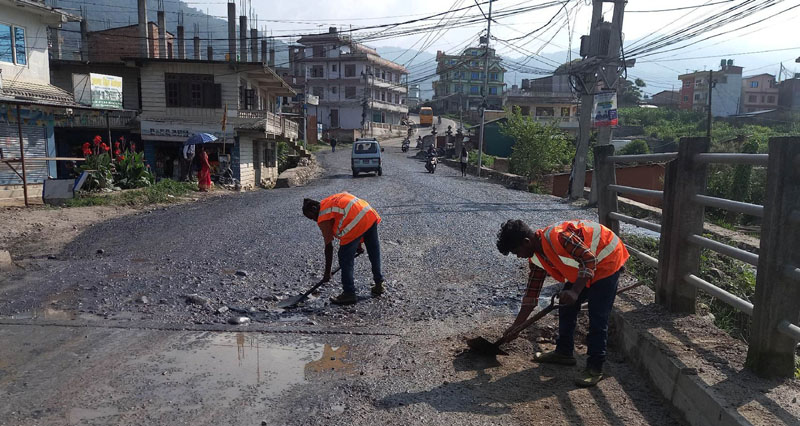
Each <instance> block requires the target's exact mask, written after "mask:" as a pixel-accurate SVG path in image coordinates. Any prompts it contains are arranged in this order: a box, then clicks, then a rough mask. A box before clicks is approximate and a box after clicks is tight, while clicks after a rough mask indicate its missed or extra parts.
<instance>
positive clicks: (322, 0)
mask: <svg viewBox="0 0 800 426" xmlns="http://www.w3.org/2000/svg"><path fill="white" fill-rule="evenodd" d="M482 1H485V0H482ZM723 1H724V0H671V1H663V2H656V1H653V0H630V1H629V2H628V4H627V6H626V15H625V21H624V25H623V31H624V34H625V39H626V44H627V45H631V44H632V43H634V42H635V41H636V40H638V39H640V38H642V37H647V36H649V35H651V34H652V33H654V32H657V34H669V33H671V32H673V31H674V30H677V29H678V28H680V27H681V26H684V25H687V24H689V23H691V22H694V21H696V20H698V19H701V18H702V17H705V16H709V15H711V14H713V13H716V12H719V11H722V10H724V9H726V8H728V7H731V6H732V5H736V4H740V3H742V1H743V0H733V1H728V2H723ZM548 2H549V0H532V1H531V0H529V1H524V0H496V2H495V3H494V4H493V8H494V10H495V11H497V10H503V9H509V8H517V7H524V6H533V5H538V4H544V3H548ZM587 3H588V4H587ZM707 3H712V5H710V6H707V7H700V8H698V9H694V10H692V9H686V10H680V11H672V12H655V13H640V12H637V11H644V10H653V9H667V8H678V7H686V6H697V5H702V4H707ZM713 3H719V4H713ZM188 4H189V5H190V6H192V7H197V8H199V9H204V10H205V9H208V10H209V12H210V13H211V14H212V15H218V16H224V15H226V13H227V12H226V6H225V4H224V3H223V2H211V1H209V0H198V1H197V2H193V1H189V2H188ZM240 4H241V3H240V0H236V5H237V8H239V6H240ZM470 4H474V1H473V0H369V1H364V0H304V1H278V0H257V1H252V8H253V10H254V13H255V14H257V15H258V18H259V20H261V22H260V24H259V25H260V26H262V27H263V26H266V27H267V28H268V29H271V30H272V31H273V34H274V35H286V34H297V33H304V32H319V31H327V29H328V27H329V26H332V25H333V26H338V27H340V28H342V29H343V30H347V29H348V28H350V26H351V25H352V27H353V28H357V27H361V26H367V25H378V24H386V23H395V22H399V21H405V20H411V19H415V18H420V17H424V16H428V15H432V14H435V13H440V12H445V11H447V10H450V9H451V8H453V6H454V5H455V7H465V6H468V5H470ZM578 5H580V6H578ZM278 6H279V7H278ZM486 6H487V5H484V6H483V8H484V11H485V12H488V9H487V8H486ZM793 6H798V7H796V8H795V9H793V10H790V11H788V12H785V13H782V14H780V15H779V16H777V17H774V18H772V19H769V20H767V21H766V22H763V23H760V24H756V25H754V26H752V27H749V28H747V29H744V30H740V31H736V32H732V33H731V32H730V31H731V30H733V29H734V28H738V27H740V26H743V25H746V24H748V23H750V22H753V21H756V20H758V19H762V18H764V17H767V16H769V15H773V14H776V13H778V12H780V11H783V10H786V9H789V8H790V7H793ZM612 8H613V5H612V4H611V3H607V4H606V12H607V13H606V19H607V20H611V9H612ZM559 9H560V5H559V6H554V7H550V8H547V9H542V10H537V11H532V12H527V13H523V14H519V15H516V16H512V17H506V18H501V19H499V20H498V24H493V25H492V34H493V35H494V36H496V37H498V38H501V39H509V38H512V37H518V36H521V35H524V34H526V33H528V32H530V31H532V30H533V29H535V28H538V27H540V26H542V25H544V24H545V23H547V21H548V20H550V19H551V18H552V17H553V15H554V14H555V13H556V12H557V11H558V10H559ZM565 10H567V11H570V20H569V23H570V25H569V27H567V25H566V22H564V19H565V16H566V14H565V12H564V11H561V13H560V14H559V16H558V18H557V20H561V21H562V22H563V24H562V25H559V26H558V27H557V28H554V29H553V30H552V31H549V32H546V33H543V34H540V35H539V37H538V38H536V39H534V38H526V39H524V40H518V41H515V42H514V44H515V45H516V46H518V47H519V48H521V49H526V50H528V51H535V52H539V51H541V52H542V53H553V52H566V51H567V48H568V46H570V37H569V34H570V31H569V29H571V30H572V31H573V37H572V47H573V49H574V50H577V46H578V43H579V37H580V36H581V35H583V34H588V26H589V20H590V16H591V1H589V0H571V1H570V2H569V4H568V6H567V7H566V9H565ZM239 12H241V9H240V8H239V9H238V10H237V15H238V14H240V13H239ZM461 13H464V12H459V13H458V14H456V16H458V15H460V14H461ZM466 13H468V14H474V13H477V11H476V10H475V9H472V10H469V11H467V12H466ZM450 16H452V15H450ZM450 16H448V18H449V17H450ZM266 20H280V21H293V22H271V21H266ZM798 26H800V0H779V3H778V4H777V5H775V6H774V7H771V8H769V9H767V10H764V11H761V12H759V13H758V14H757V15H755V16H753V17H751V18H748V19H746V20H742V21H737V22H735V23H733V24H730V25H728V26H727V27H725V28H723V29H721V30H717V31H714V32H709V33H707V34H706V36H707V35H713V34H716V33H722V35H720V36H719V37H716V38H712V39H711V40H708V41H707V42H704V43H702V44H701V45H695V46H690V47H687V48H684V49H681V50H678V51H675V52H669V53H664V54H660V55H656V56H653V57H650V58H641V59H640V61H645V60H650V61H652V60H653V59H656V58H660V59H662V60H663V59H668V61H667V60H663V61H658V66H659V67H662V68H665V67H666V68H668V69H670V70H672V71H673V73H674V74H677V73H679V72H685V68H684V66H687V67H688V66H689V65H687V64H686V63H685V62H684V61H683V58H694V57H703V56H714V58H708V59H707V60H702V61H701V63H705V62H707V63H708V66H709V68H712V67H714V68H715V67H717V64H719V59H718V58H721V57H723V56H724V57H729V58H732V59H734V60H735V61H736V64H737V65H742V66H745V67H746V71H745V74H750V73H753V74H755V73H760V72H772V73H775V72H776V68H777V65H776V64H778V63H779V62H784V65H786V66H788V67H790V68H792V69H796V70H797V71H800V65H799V64H795V63H794V59H795V58H797V57H798V56H800V36H798V34H799V33H798ZM662 27H663V28H662ZM482 30H484V23H479V24H475V25H473V26H469V27H466V28H452V29H448V30H447V31H443V32H441V33H440V34H438V35H439V36H440V38H438V39H437V40H436V41H435V42H433V43H432V44H430V46H426V49H425V50H426V51H428V52H431V53H435V52H436V51H437V50H445V51H448V53H455V51H456V50H459V49H461V48H462V46H465V45H466V44H467V43H469V42H470V41H476V40H477V38H476V36H477V35H478V33H479V32H480V31H482ZM556 30H559V32H558V33H557V34H555V32H556ZM554 34H555V36H554ZM426 36H427V35H426V34H421V35H412V36H405V37H396V38H392V39H388V40H376V41H368V42H367V43H366V44H368V45H371V46H375V47H379V46H397V47H400V48H403V49H405V48H408V47H412V48H414V49H418V48H420V47H422V46H423V44H424V42H425V41H426V40H425V37H426ZM553 36H554V38H552V41H550V38H551V37H553ZM356 37H358V36H356ZM651 37H655V36H651ZM473 44H474V43H473ZM495 47H496V49H497V50H498V52H499V53H500V54H501V55H504V56H506V57H513V58H519V57H521V56H523V54H522V53H520V51H519V50H517V51H515V50H513V49H511V48H509V47H507V46H505V45H503V44H501V43H495ZM787 48H794V49H793V50H784V51H779V52H769V53H765V54H760V55H741V56H739V55H732V56H725V54H734V53H744V52H753V51H762V50H773V49H787ZM563 59H564V60H566V59H567V57H566V54H564V58H563ZM697 63H698V62H697V61H694V62H693V65H692V66H695V67H696V66H697ZM407 65H409V66H413V65H415V64H414V63H410V64H407ZM531 65H534V66H536V65H537V64H536V63H533V62H532V63H531ZM749 71H752V72H749ZM642 77H644V78H647V77H648V76H647V75H643V76H642ZM654 78H655V77H654Z"/></svg>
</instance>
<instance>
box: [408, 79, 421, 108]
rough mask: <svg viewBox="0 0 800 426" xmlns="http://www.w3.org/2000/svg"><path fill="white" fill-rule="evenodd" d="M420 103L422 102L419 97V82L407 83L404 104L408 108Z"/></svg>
mask: <svg viewBox="0 0 800 426" xmlns="http://www.w3.org/2000/svg"><path fill="white" fill-rule="evenodd" d="M420 103H422V99H420V88H419V84H409V85H408V98H407V99H406V105H408V107H409V108H414V107H415V106H417V105H419V104H420Z"/></svg>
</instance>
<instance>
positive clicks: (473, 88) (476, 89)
mask: <svg viewBox="0 0 800 426" xmlns="http://www.w3.org/2000/svg"><path fill="white" fill-rule="evenodd" d="M469 93H470V94H471V95H480V94H481V88H480V87H478V86H470V87H469Z"/></svg>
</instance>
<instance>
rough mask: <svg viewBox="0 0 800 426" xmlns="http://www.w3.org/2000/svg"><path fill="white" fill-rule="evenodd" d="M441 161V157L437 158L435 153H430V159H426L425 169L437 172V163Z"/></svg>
mask: <svg viewBox="0 0 800 426" xmlns="http://www.w3.org/2000/svg"><path fill="white" fill-rule="evenodd" d="M438 163H439V159H438V158H436V156H435V155H429V156H428V159H427V160H426V161H425V169H426V170H427V171H428V173H434V172H436V164H438Z"/></svg>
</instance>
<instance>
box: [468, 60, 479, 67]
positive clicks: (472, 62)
mask: <svg viewBox="0 0 800 426" xmlns="http://www.w3.org/2000/svg"><path fill="white" fill-rule="evenodd" d="M469 64H470V65H471V66H473V67H477V66H478V61H469Z"/></svg>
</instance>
